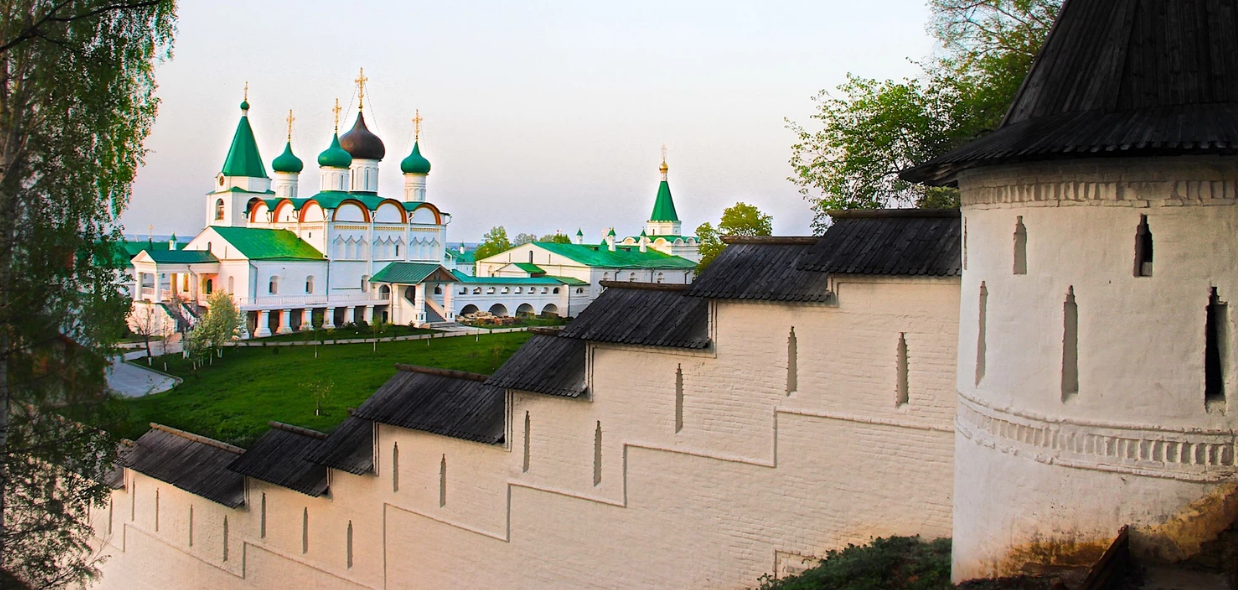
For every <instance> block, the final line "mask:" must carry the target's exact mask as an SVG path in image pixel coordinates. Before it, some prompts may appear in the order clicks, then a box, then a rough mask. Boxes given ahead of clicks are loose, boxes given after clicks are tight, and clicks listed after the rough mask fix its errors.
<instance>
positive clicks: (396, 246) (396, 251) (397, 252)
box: [395, 242, 400, 258]
mask: <svg viewBox="0 0 1238 590" xmlns="http://www.w3.org/2000/svg"><path fill="white" fill-rule="evenodd" d="M395 257H396V258H399V257H400V244H399V243H398V242H397V243H396V245H395Z"/></svg>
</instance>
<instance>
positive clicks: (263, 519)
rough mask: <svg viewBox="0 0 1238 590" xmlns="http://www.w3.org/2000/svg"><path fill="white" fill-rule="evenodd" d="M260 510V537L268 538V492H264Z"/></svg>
mask: <svg viewBox="0 0 1238 590" xmlns="http://www.w3.org/2000/svg"><path fill="white" fill-rule="evenodd" d="M260 510H261V512H260V513H259V514H258V538H260V539H265V538H267V495H266V492H263V493H262V507H261V509H260Z"/></svg>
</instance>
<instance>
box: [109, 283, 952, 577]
mask: <svg viewBox="0 0 1238 590" xmlns="http://www.w3.org/2000/svg"><path fill="white" fill-rule="evenodd" d="M957 285H958V281H957V280H955V279H914V280H909V279H854V280H853V279H846V280H841V281H839V282H838V283H837V284H836V289H837V292H838V294H839V297H838V302H839V303H838V305H825V304H811V305H802V304H794V305H792V304H780V303H748V302H729V301H716V302H713V303H711V325H712V328H711V330H712V332H713V338H714V342H715V346H714V348H713V349H712V350H708V351H687V350H680V349H667V348H651V347H636V346H616V345H608V344H597V343H590V344H589V346H588V357H587V358H588V361H587V364H588V366H589V383H590V396H589V398H588V399H575V400H573V399H566V398H557V397H552V396H545V395H534V394H527V393H523V392H518V391H512V392H509V403H508V408H509V409H508V412H509V417H508V419H507V423H508V435H507V436H506V440H507V441H508V442H507V445H506V446H495V445H485V444H479V443H473V442H468V441H463V440H459V439H454V438H449V437H443V436H437V435H433V434H428V433H424V432H419V431H412V430H406V429H401V428H396V427H392V426H386V425H380V426H379V427H378V429H377V431H378V434H377V439H376V440H377V442H376V445H375V446H376V448H377V452H376V457H375V466H376V472H377V473H376V474H373V475H365V476H355V475H351V474H347V473H342V472H337V471H332V472H331V493H330V497H329V498H328V497H324V498H317V499H316V498H311V497H309V496H305V495H302V494H299V493H297V492H292V491H289V490H284V489H280V488H277V487H274V486H269V485H267V484H264V483H262V482H259V481H255V480H252V479H249V480H247V488H248V491H247V502H246V505H245V506H243V507H241V508H239V509H236V510H229V509H227V508H224V507H222V506H220V505H218V504H214V503H212V502H209V501H206V500H204V499H201V498H196V497H193V496H191V495H188V494H184V493H183V492H179V491H176V490H172V491H171V493H169V494H168V498H169V499H166V500H165V499H164V498H163V496H161V502H163V503H164V505H165V506H171V505H170V504H168V502H182V503H184V502H192V503H194V505H195V518H197V514H198V512H197V511H201V512H202V513H203V515H204V518H205V517H206V516H205V515H207V514H209V515H210V516H209V518H210V519H212V520H218V521H220V522H222V516H223V515H228V516H229V523H230V527H232V528H230V532H231V534H232V535H235V541H234V545H235V550H236V551H238V552H241V551H243V553H238V556H240V555H243V556H244V558H243V561H241V562H240V563H234V562H232V561H230V562H229V563H228V564H223V563H222V562H221V561H220V560H219V559H218V556H216V555H214V554H209V555H208V554H204V555H202V556H200V558H192V559H191V558H188V557H186V555H196V554H190V553H187V551H186V550H185V548H184V547H183V545H185V542H184V539H183V537H185V534H184V533H183V532H177V531H173V530H165V529H166V528H167V527H168V526H173V527H174V526H179V525H165V524H164V523H163V522H161V523H160V525H161V526H160V531H158V532H157V533H156V532H154V531H153V520H152V518H151V517H149V516H148V515H147V514H146V512H143V511H149V510H150V509H151V508H149V507H148V504H149V503H150V502H153V499H152V498H147V497H145V495H144V494H146V495H148V492H147V490H149V489H150V488H151V487H152V486H154V485H158V484H156V483H155V482H153V481H152V480H150V479H149V478H145V477H144V476H141V475H134V476H133V477H135V478H136V479H137V480H138V486H137V494H138V517H137V519H136V520H134V521H133V522H126V523H125V524H124V527H125V528H124V530H125V531H126V533H125V534H126V535H127V536H128V537H127V538H129V539H140V541H137V542H136V544H135V545H134V549H132V550H126V549H125V546H124V545H123V544H122V545H116V544H115V543H113V544H112V545H111V546H110V547H111V551H112V552H113V554H114V557H113V559H112V560H111V561H109V562H108V563H107V564H105V566H104V571H105V575H104V577H103V579H102V581H101V583H100V587H101V588H129V587H133V586H131V585H130V584H131V583H132V581H133V580H138V579H145V580H150V579H158V576H159V575H160V574H150V571H151V570H152V569H160V568H163V570H164V571H166V569H167V568H173V569H175V570H184V572H185V576H186V577H185V578H183V579H182V578H174V579H176V580H177V582H176V583H175V584H173V585H175V586H177V587H189V588H194V587H198V588H207V587H210V588H213V589H214V588H259V587H274V586H279V587H308V588H318V587H322V588H327V587H350V584H352V583H355V584H358V587H368V588H388V587H389V588H413V587H416V588H477V587H487V588H551V587H562V588H569V587H570V588H613V587H616V586H620V585H621V586H622V587H625V588H668V587H675V588H744V587H748V586H753V585H755V584H756V583H757V578H758V577H759V576H761V575H762V574H766V573H771V572H776V571H780V572H783V573H785V572H788V571H792V570H794V569H795V568H796V567H802V562H803V557H802V556H812V555H821V554H822V553H824V551H826V550H828V549H832V548H837V547H840V546H843V545H845V544H846V543H848V542H856V543H862V542H866V541H867V540H868V539H869V538H870V537H873V536H880V535H891V534H920V535H924V536H926V537H930V538H932V537H939V536H946V535H949V534H950V527H951V505H952V498H951V495H952V489H953V484H952V476H953V461H952V451H953V445H954V436H953V433H952V431H953V418H954V405H953V404H954V402H953V400H954V395H953V391H952V390H951V387H952V386H951V383H952V380H953V376H954V372H955V368H954V367H955V362H956V359H955V356H954V353H953V350H954V347H953V344H954V342H956V340H957V336H956V332H955V330H956V327H957V325H958V320H957V313H958V310H959V300H958V286H957ZM792 327H794V328H795V334H796V346H795V351H796V354H795V359H796V362H795V363H794V365H795V366H796V367H797V370H796V371H795V372H796V374H797V376H798V384H797V385H798V386H797V387H796V389H795V390H794V391H793V392H792V393H791V394H790V395H788V392H787V386H788V368H789V360H788V359H789V355H790V351H791V349H790V348H789V344H788V338H789V336H790V332H791V328H792ZM900 334H901V335H903V338H904V340H905V342H906V350H907V355H906V359H907V362H906V363H905V366H906V369H907V376H908V379H907V382H908V385H909V395H908V402H907V403H905V404H899V403H897V402H898V396H897V389H898V386H897V383H898V381H899V378H898V372H899V370H900V364H903V363H901V362H900V360H899V348H900V347H899V345H898V342H899V337H900ZM677 375H682V381H681V383H682V388H681V389H680V388H677V381H678V379H677ZM526 415H527V416H528V422H527V424H528V436H527V437H526V430H525V428H526V427H525V425H526V418H525V417H526ZM599 424H600V432H601V437H600V441H599V440H598V438H597V436H598V428H599ZM397 445H398V449H399V451H398V464H397V461H396V459H395V455H396V454H395V453H394V452H393V451H394V449H395V448H396V446H397ZM595 445H597V446H595ZM526 449H527V450H526ZM599 459H600V463H599V462H598V461H599ZM444 468H445V470H444ZM396 474H398V475H396ZM397 478H398V487H397V485H396V483H397V482H396V479H397ZM163 487H168V488H170V486H166V485H164V486H163ZM161 493H162V492H161ZM127 494H128V492H126V491H125V490H121V491H118V492H117V493H116V495H115V496H114V497H115V499H116V501H117V503H118V504H121V503H124V502H125V501H127ZM262 494H266V502H265V506H266V524H267V535H266V537H265V538H263V537H262V536H261V535H260V528H259V524H258V523H259V519H260V513H261V510H262ZM199 504H201V505H203V508H201V509H199V508H197V506H198V505H199ZM165 506H161V510H165V511H166V510H168V509H169V508H167V507H165ZM173 510H177V511H181V512H186V511H187V508H183V507H182V506H178V507H177V508H173ZM307 512H308V515H309V523H310V526H309V529H308V533H309V537H308V538H309V541H308V546H309V550H308V551H306V552H304V553H303V552H302V551H301V549H302V545H301V543H302V538H301V534H302V528H301V527H302V518H303V517H304V515H305V514H306V513H307ZM349 521H351V523H352V527H353V551H352V554H353V567H351V568H349V567H347V561H346V556H347V554H348V548H347V544H346V539H347V537H346V531H347V528H348V523H349ZM234 522H235V524H233V523H234ZM195 526H196V525H195ZM195 530H196V528H195ZM212 543H213V544H214V546H215V549H218V548H219V547H220V545H219V543H218V542H216V541H212ZM195 544H196V539H195ZM195 550H197V549H196V547H195ZM203 551H206V549H203ZM216 552H217V553H218V551H216ZM238 559H240V558H239V557H238ZM221 568H222V569H221ZM343 580H349V581H350V582H349V583H345V582H344V581H343ZM264 583H265V584H268V585H267V586H263V584H264ZM139 587H141V586H139Z"/></svg>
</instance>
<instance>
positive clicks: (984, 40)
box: [787, 0, 1061, 233]
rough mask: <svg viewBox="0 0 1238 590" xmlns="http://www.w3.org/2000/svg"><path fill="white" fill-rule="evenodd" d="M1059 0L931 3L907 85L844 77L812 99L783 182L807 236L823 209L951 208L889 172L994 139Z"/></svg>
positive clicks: (938, 191) (942, 192)
mask: <svg viewBox="0 0 1238 590" xmlns="http://www.w3.org/2000/svg"><path fill="white" fill-rule="evenodd" d="M1060 7H1061V0H932V2H931V8H932V14H933V16H932V20H931V21H930V22H929V25H928V29H929V31H930V32H931V33H932V34H933V35H934V36H935V37H936V39H937V40H938V41H939V42H940V44H941V51H939V52H938V54H937V55H936V56H935V57H934V58H933V59H932V60H930V61H928V62H926V63H921V64H919V65H920V67H921V74H920V76H918V77H917V78H907V79H903V80H901V81H894V80H885V81H879V80H873V79H869V78H864V77H861V76H856V75H851V74H849V75H848V77H847V82H846V83H844V84H843V85H841V86H839V87H838V89H837V93H836V94H831V93H829V92H827V91H824V90H823V91H821V92H820V93H819V94H818V95H817V96H816V97H815V98H814V101H815V102H816V103H817V112H816V114H814V115H812V119H814V120H816V121H817V122H818V123H819V125H820V126H819V128H817V129H812V130H810V129H808V128H806V127H804V126H801V125H799V124H797V123H795V122H792V121H788V122H787V126H788V128H790V129H791V131H792V132H794V133H795V135H796V142H795V143H794V144H793V145H792V147H791V167H792V170H793V174H792V176H791V177H790V178H789V179H788V180H790V181H792V182H794V183H795V184H797V185H799V187H800V194H801V195H803V196H804V198H805V199H807V200H808V201H809V202H810V203H811V205H812V209H813V213H814V215H813V224H812V225H813V230H814V231H816V232H817V233H820V232H822V231H824V230H825V229H826V227H828V226H829V217H828V215H827V214H826V212H827V211H829V210H832V209H873V208H881V207H897V206H907V205H915V206H919V207H933V208H938V207H957V206H958V191H957V190H955V189H950V188H934V187H924V186H920V185H914V184H911V183H907V182H904V181H903V180H901V179H899V178H898V172H899V171H900V170H903V169H905V168H908V167H911V166H914V165H916V164H921V163H923V162H925V161H927V160H930V159H932V158H934V157H936V156H939V155H941V154H944V153H945V152H948V151H950V150H951V149H954V148H956V147H958V146H960V145H962V144H964V143H966V142H968V141H970V140H972V139H974V138H976V137H977V136H979V135H981V134H982V133H984V132H986V131H990V130H993V129H996V128H997V126H998V125H1000V124H1001V120H1002V117H1003V116H1004V115H1005V112H1006V109H1007V107H1008V106H1009V104H1010V102H1011V101H1012V100H1013V99H1014V95H1015V93H1016V92H1017V91H1018V88H1019V85H1020V84H1022V82H1023V78H1025V77H1026V76H1027V72H1028V71H1029V70H1030V69H1031V64H1032V60H1033V58H1034V57H1035V55H1036V52H1037V51H1038V50H1039V48H1040V46H1041V44H1042V43H1044V39H1045V36H1046V35H1047V34H1048V31H1049V28H1050V26H1052V24H1053V19H1054V17H1055V16H1056V14H1057V11H1058V9H1059V8H1060Z"/></svg>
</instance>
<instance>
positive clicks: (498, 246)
mask: <svg viewBox="0 0 1238 590" xmlns="http://www.w3.org/2000/svg"><path fill="white" fill-rule="evenodd" d="M511 249H512V243H511V241H510V240H508V239H507V229H505V228H504V227H503V226H501V225H499V226H495V227H492V228H490V231H488V232H486V234H485V235H483V236H482V237H481V244H480V245H478V246H477V250H475V251H474V252H473V259H474V260H481V259H483V258H487V257H489V256H494V255H495V254H498V253H500V252H506V251H508V250H511Z"/></svg>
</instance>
